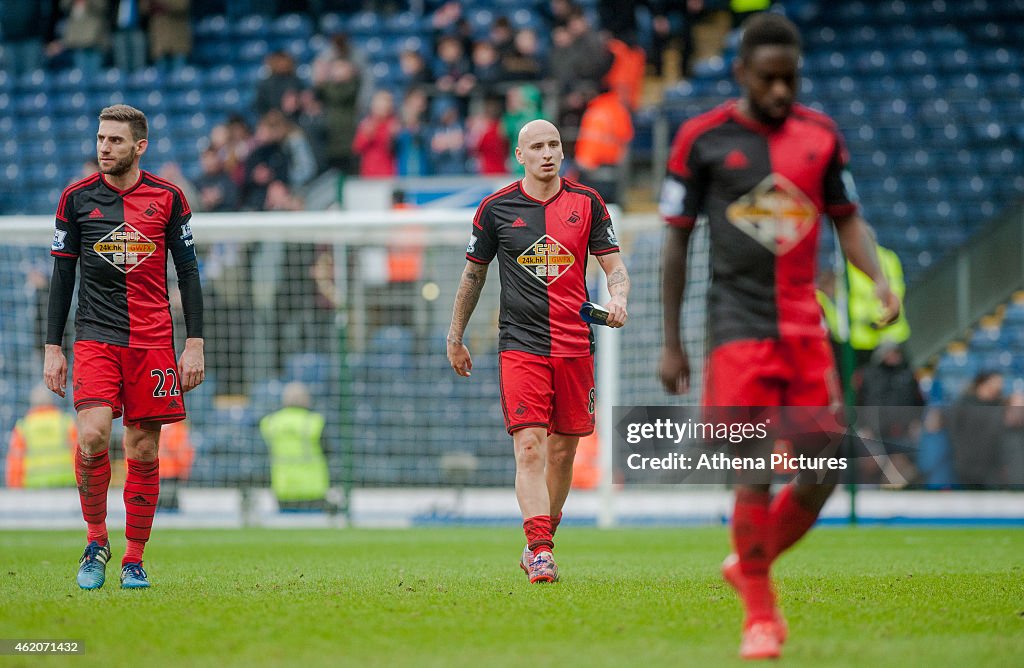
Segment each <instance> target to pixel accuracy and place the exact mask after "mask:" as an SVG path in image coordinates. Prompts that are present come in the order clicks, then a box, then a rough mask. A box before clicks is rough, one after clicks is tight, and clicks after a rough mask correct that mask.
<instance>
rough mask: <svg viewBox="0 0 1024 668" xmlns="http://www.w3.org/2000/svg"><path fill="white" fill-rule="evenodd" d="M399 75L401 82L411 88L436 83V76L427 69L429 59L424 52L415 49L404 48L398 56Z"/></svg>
mask: <svg viewBox="0 0 1024 668" xmlns="http://www.w3.org/2000/svg"><path fill="white" fill-rule="evenodd" d="M398 69H399V71H400V75H399V77H398V80H399V84H400V85H401V86H402V87H403V88H404V89H405V90H409V89H410V88H412V87H414V86H423V85H427V84H433V83H434V77H433V76H432V75H431V74H430V70H428V69H427V61H426V60H424V59H423V54H421V53H420V52H419V51H416V50H415V49H404V50H403V51H402V53H401V54H400V55H399V56H398Z"/></svg>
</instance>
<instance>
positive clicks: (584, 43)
mask: <svg viewBox="0 0 1024 668" xmlns="http://www.w3.org/2000/svg"><path fill="white" fill-rule="evenodd" d="M566 30H568V32H569V37H570V39H571V40H572V41H571V43H570V45H569V54H568V55H569V58H570V60H571V62H572V65H573V68H574V69H575V72H576V79H577V80H579V81H585V82H590V83H593V84H594V85H595V86H599V85H600V83H601V80H602V79H603V78H604V76H605V74H607V73H608V70H609V69H610V68H611V66H612V54H611V52H610V51H609V50H608V46H607V44H605V40H604V38H603V37H601V35H599V34H598V33H596V32H595V31H594V30H593V28H592V27H591V25H590V21H589V20H588V19H587V15H586V14H584V13H583V10H582V9H580V8H579V7H577V8H576V9H574V10H573V11H572V13H571V14H570V15H569V23H568V24H567V25H566Z"/></svg>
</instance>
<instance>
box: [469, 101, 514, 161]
mask: <svg viewBox="0 0 1024 668" xmlns="http://www.w3.org/2000/svg"><path fill="white" fill-rule="evenodd" d="M501 114H502V108H501V98H496V97H488V98H487V99H485V100H484V105H483V111H482V112H481V113H480V114H479V115H476V116H472V117H470V118H469V120H468V121H467V122H466V145H467V146H468V147H469V153H470V156H471V157H472V158H473V162H474V165H475V171H476V173H477V174H486V175H491V174H507V173H508V168H507V166H506V164H505V161H506V159H507V158H508V156H509V141H508V137H506V136H505V134H504V132H503V130H502V127H501Z"/></svg>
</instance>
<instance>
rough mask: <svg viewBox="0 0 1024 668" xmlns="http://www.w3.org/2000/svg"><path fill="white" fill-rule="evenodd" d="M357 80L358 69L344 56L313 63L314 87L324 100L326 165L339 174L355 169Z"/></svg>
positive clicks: (358, 75)
mask: <svg viewBox="0 0 1024 668" xmlns="http://www.w3.org/2000/svg"><path fill="white" fill-rule="evenodd" d="M359 83H360V73H359V69H358V68H357V67H356V64H355V63H354V62H353V61H352V59H351V58H349V57H347V56H337V57H334V58H330V59H317V60H316V61H315V62H314V63H313V87H314V90H315V91H316V94H317V98H318V99H319V100H320V101H321V102H323V105H324V119H325V121H326V126H327V165H328V166H329V167H332V168H334V169H337V170H339V171H341V173H342V174H352V173H354V171H355V164H354V163H355V159H354V156H353V153H352V141H353V139H354V138H355V132H356V122H357V119H358V111H357V108H356V104H357V102H358V99H359Z"/></svg>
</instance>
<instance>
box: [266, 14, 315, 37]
mask: <svg viewBox="0 0 1024 668" xmlns="http://www.w3.org/2000/svg"><path fill="white" fill-rule="evenodd" d="M269 33H270V34H271V35H273V36H275V37H287V38H289V39H309V38H310V37H312V35H313V22H312V21H311V20H310V19H309V17H308V16H304V15H302V14H282V15H281V16H279V17H277V18H276V19H274V22H273V23H272V24H271V26H270V30H269Z"/></svg>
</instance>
